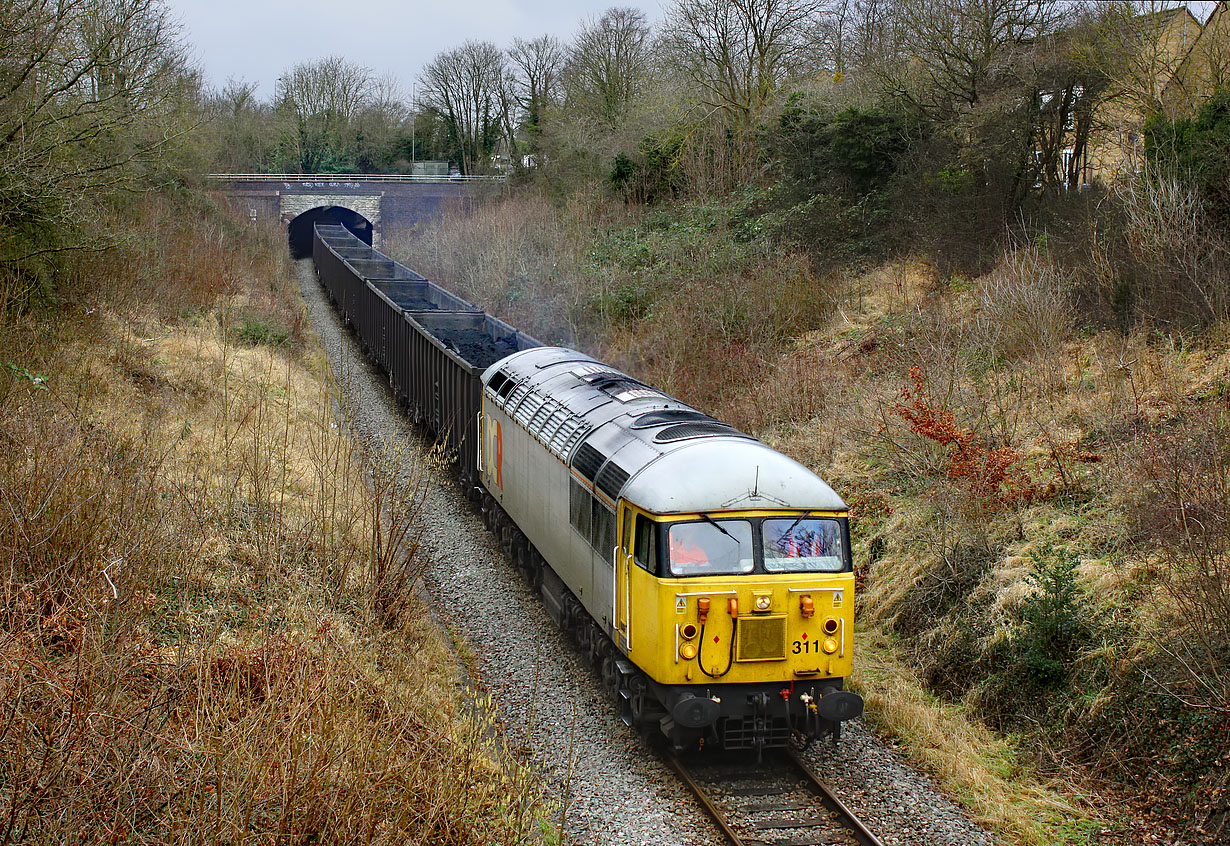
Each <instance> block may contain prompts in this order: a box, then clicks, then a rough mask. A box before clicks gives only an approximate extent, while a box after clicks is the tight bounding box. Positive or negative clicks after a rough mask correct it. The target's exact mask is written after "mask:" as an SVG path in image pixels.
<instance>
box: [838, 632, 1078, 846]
mask: <svg viewBox="0 0 1230 846" xmlns="http://www.w3.org/2000/svg"><path fill="white" fill-rule="evenodd" d="M856 649H857V652H858V661H857V662H856V667H855V671H854V676H853V677H852V679H851V682H852V687H853V689H855V690H858V691H859V692H860V693H861V694H862V695H863V696H864V698H865V699H866V702H867V710H868V713H869V715H870V716H871V719H872V720H873V721H874V722H875V724H876V725H877V726H878V727H879V728H880V729H881V731H883V732H885V733H886V734H888V735H889V736H890V737H892V738H894V739H895V740H896V742H897V743H899V744H900V749H901V750H902V751H903V752H904V753H905V754H906V756H907V757H908V758H909V759H910V760H912V761H913V762H914V763H915V764H917V765H918V766H920V767H921V768H922V769H924V770H926V771H927V772H930V773H931V774H933V775H934V776H935V777H936V778H938V779H939V781H940V783H941V784H942V785H943V786H944V787H945V788H946V789H947V790H948V791H950V792H951V793H952V794H953V795H954V796H955V797H957V799H959V800H960V802H961V803H962V804H963V805H964V806H965V807H966V808H968V809H969V810H970V812H971V813H972V815H973V817H974V819H976V820H977V821H978V822H980V823H982V824H983V825H985V826H988V827H990V828H991V829H993V830H995V831H996V832H998V833H999V834H1000V835H1001V836H1003V837H1005V838H1006V839H1007V840H1008V841H1009V842H1012V843H1022V844H1030V846H1049V845H1050V844H1055V843H1067V842H1082V841H1084V840H1086V839H1087V838H1088V837H1089V835H1090V834H1092V833H1093V832H1094V831H1095V830H1096V829H1097V828H1098V827H1099V826H1100V825H1101V821H1100V820H1099V819H1098V817H1097V814H1096V811H1095V810H1094V809H1093V808H1092V807H1091V806H1090V805H1089V804H1088V803H1087V802H1085V801H1082V797H1081V796H1080V793H1079V791H1078V789H1077V788H1076V787H1075V786H1074V785H1072V784H1069V783H1057V782H1046V781H1042V780H1040V779H1038V778H1037V777H1036V776H1035V775H1034V774H1033V773H1032V772H1031V771H1030V769H1029V767H1028V766H1026V765H1023V764H1022V762H1021V761H1020V760H1019V759H1018V753H1017V751H1016V750H1015V749H1014V748H1013V747H1012V745H1011V744H1009V743H1008V742H1006V741H1005V740H1004V739H1003V738H1001V737H998V736H996V735H995V734H994V733H993V732H991V731H989V730H988V729H986V728H984V727H982V726H981V725H980V724H979V723H978V722H977V720H975V719H972V718H971V716H970V715H969V714H968V713H966V712H965V710H964V709H963V708H962V707H961V706H960V705H956V704H953V703H947V702H942V701H940V700H938V699H936V698H935V697H934V696H932V695H931V694H929V693H927V692H926V689H925V687H924V685H923V684H922V682H921V681H920V680H919V679H918V677H917V676H916V675H915V674H914V673H913V672H912V671H911V670H910V669H908V664H907V662H906V661H905V660H903V657H902V656H900V655H897V654H895V652H894V650H893V648H892V647H891V646H890V644H889V641H888V640H887V639H886V638H885V637H884V636H883V635H881V634H875V633H867V632H860V636H859V638H858V640H857V644H856Z"/></svg>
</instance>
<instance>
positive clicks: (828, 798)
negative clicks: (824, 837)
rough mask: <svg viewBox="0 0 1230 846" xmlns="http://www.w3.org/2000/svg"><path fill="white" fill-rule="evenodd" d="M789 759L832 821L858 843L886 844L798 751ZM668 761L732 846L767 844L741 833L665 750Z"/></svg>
mask: <svg viewBox="0 0 1230 846" xmlns="http://www.w3.org/2000/svg"><path fill="white" fill-rule="evenodd" d="M785 757H786V760H788V761H789V762H790V763H792V764H793V765H794V768H795V769H796V770H797V771H798V773H799V774H800V775H801V776H802V781H803V784H804V786H805V787H806V788H807V789H808V790H810V792H811V793H812V794H813V795H814V796H815V798H816V799H817V800H818V801H819V804H820V805H821V806H823V808H824V809H825V810H826V811H828V812H829V814H830V815H831V818H832V820H833V823H834V824H835V825H839V826H841V827H842V828H843V829H845V831H846V833H847V834H849V835H850V837H852V838H853V839H854V840H855V841H856V842H857V844H858V846H884V844H883V842H882V841H881V840H880V839H879V838H878V837H876V836H875V835H874V834H872V833H871V831H870V829H868V828H867V826H865V825H864V824H863V822H862V820H860V819H859V818H858V817H857V816H855V814H854V812H853V811H851V810H850V809H849V808H848V807H847V806H846V804H845V803H844V802H842V801H841V799H839V798H838V797H837V795H836V794H835V793H833V790H832V788H830V787H829V786H828V785H827V784H825V783H824V782H823V781H821V780H820V778H819V777H818V776H817V775H816V774H815V773H814V772H812V770H811V768H810V767H808V766H807V765H806V764H805V763H804V762H803V760H802V759H801V758H799V756H798V754H797V753H795V752H794V751H793V750H786V756H785ZM666 759H667V764H668V765H669V766H670V768H671V769H672V770H674V771H675V773H676V774H677V775H678V776H679V778H680V780H681V781H683V783H684V784H685V785H686V786H687V787H688V789H689V790H691V791H692V793H693V795H695V796H696V798H697V800H698V801H699V802H700V804H701V806H702V807H703V808H704V810H705V813H707V814H708V815H709V816H710V818H712V819H713V821H714V822H715V823H717V825H718V827H719V828H720V829H721V830H722V833H723V834H724V835H725V836H726V839H727V840H728V841H729V842H730V843H731V844H732V846H752V844H765V841H761V840H749V839H746V838H744V837H743V836H741V835H740V834H739V833H738V832H737V830H736V820H734V819H732V818H731V817H730V816H729V815H728V813H727V812H726V811H725V810H723V809H722V807H721V806H720V805H719V804H718V803H717V802H716V801H715V800H714V798H713V797H712V796H710V795H709V793H708V792H707V791H706V790H705V788H704V787H703V786H702V785H701V784H700V783H699V782H698V781H697V780H696V779H695V778H693V776H692V774H691V772H689V770H688V767H687V765H686V764H685V763H684V762H683V761H682V760H680V758H679V757H678V756H676V755H671V754H669V753H667V754H666Z"/></svg>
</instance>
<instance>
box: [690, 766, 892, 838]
mask: <svg viewBox="0 0 1230 846" xmlns="http://www.w3.org/2000/svg"><path fill="white" fill-rule="evenodd" d="M667 761H668V763H669V764H670V766H671V767H672V768H673V769H674V770H675V772H676V773H678V774H679V777H680V778H681V779H683V782H684V783H685V784H686V785H687V786H688V787H689V788H690V789H691V790H692V792H693V793H695V794H696V797H697V798H698V799H699V800H700V802H701V805H702V806H703V807H704V808H705V810H706V812H708V814H709V815H710V816H711V817H713V819H714V821H715V822H717V824H718V826H719V827H720V828H721V829H722V831H723V832H724V833H725V834H726V837H727V838H728V839H729V840H730V842H731V843H732V844H734V846H882V844H881V843H880V840H879V838H877V837H876V836H875V835H874V834H872V833H871V832H870V831H868V830H867V828H866V826H864V825H863V824H862V823H861V822H859V820H858V818H857V817H855V816H854V814H853V813H852V812H851V811H850V809H849V808H847V807H846V806H845V805H844V804H843V803H842V802H841V800H840V799H838V798H837V797H836V796H834V795H833V792H832V791H831V790H830V789H829V788H828V786H827V785H825V784H824V783H823V782H822V781H820V780H819V779H818V778H816V776H815V775H814V774H813V773H812V772H811V770H810V769H808V768H807V767H806V766H805V765H804V764H803V762H802V761H800V760H799V758H798V757H797V756H796V755H795V754H794V753H793V752H790V751H785V752H779V753H776V754H772V755H769V754H766V755H765V757H764V760H763V761H762V762H761V763H759V764H752V763H749V762H748V760H747V758H746V757H733V756H730V757H727V756H720V755H706V756H693V757H691V758H689V759H686V760H685V759H682V758H679V757H676V756H669V755H668V756H667Z"/></svg>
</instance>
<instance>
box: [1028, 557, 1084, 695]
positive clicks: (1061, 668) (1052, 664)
mask: <svg viewBox="0 0 1230 846" xmlns="http://www.w3.org/2000/svg"><path fill="white" fill-rule="evenodd" d="M1031 557H1032V559H1033V564H1032V567H1031V569H1030V572H1029V575H1028V576H1027V577H1026V582H1027V583H1028V584H1029V585H1030V587H1032V588H1033V589H1034V592H1033V593H1032V594H1030V595H1029V596H1028V597H1027V598H1026V599H1025V601H1024V602H1023V603H1022V604H1021V625H1020V628H1019V629H1018V630H1017V632H1016V634H1015V635H1014V636H1013V638H1012V641H1011V650H1010V651H1011V653H1012V656H1013V663H1014V664H1016V665H1017V666H1016V672H1017V673H1019V675H1020V677H1021V678H1022V679H1024V680H1025V681H1027V682H1029V683H1031V684H1032V685H1034V686H1036V687H1043V688H1055V687H1062V686H1064V684H1065V683H1066V681H1067V679H1068V677H1069V672H1070V670H1071V666H1072V662H1073V660H1074V659H1075V658H1076V657H1077V655H1078V654H1079V653H1080V651H1081V649H1083V648H1084V647H1085V646H1087V645H1088V644H1089V643H1090V641H1091V639H1092V637H1093V633H1094V631H1095V628H1094V623H1093V621H1092V614H1091V610H1090V608H1089V604H1088V602H1087V601H1086V600H1085V594H1084V592H1083V591H1082V590H1081V587H1080V585H1079V584H1078V582H1077V580H1076V567H1077V564H1079V560H1078V559H1077V557H1076V555H1074V554H1073V553H1072V552H1070V551H1068V550H1062V549H1055V548H1053V547H1045V548H1043V549H1041V550H1040V551H1038V552H1036V553H1034V554H1033V555H1032V556H1031Z"/></svg>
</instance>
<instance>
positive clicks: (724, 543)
mask: <svg viewBox="0 0 1230 846" xmlns="http://www.w3.org/2000/svg"><path fill="white" fill-rule="evenodd" d="M667 547H668V550H669V551H668V553H667V554H668V555H669V556H670V565H671V574H672V575H675V576H719V575H720V576H729V575H735V574H737V573H750V572H752V569H753V568H754V567H755V565H756V553H755V550H754V548H753V545H752V524H751V523H750V522H748V521H747V520H713V519H706V520H704V521H703V522H697V523H674V524H672V525H671V527H670V529H669V530H668V531H667Z"/></svg>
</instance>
